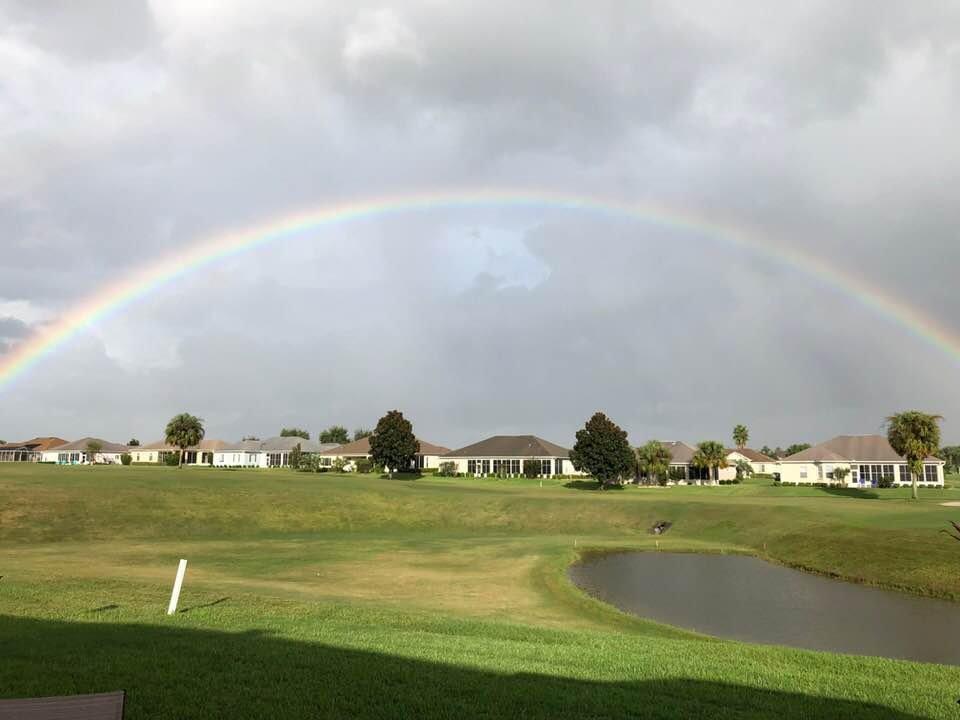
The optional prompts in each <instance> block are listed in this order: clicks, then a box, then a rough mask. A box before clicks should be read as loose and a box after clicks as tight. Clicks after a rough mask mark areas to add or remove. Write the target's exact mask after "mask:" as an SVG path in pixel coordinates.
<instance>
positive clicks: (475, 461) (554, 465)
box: [440, 435, 584, 477]
mask: <svg viewBox="0 0 960 720" xmlns="http://www.w3.org/2000/svg"><path fill="white" fill-rule="evenodd" d="M524 460H539V461H540V474H541V475H543V476H551V475H583V474H584V473H581V472H578V471H577V470H574V469H573V463H571V462H570V451H569V450H568V449H567V448H565V447H560V446H559V445H556V444H555V443H552V442H549V441H547V440H543V439H541V438H538V437H536V436H535V435H494V436H493V437H490V438H487V439H486V440H481V441H480V442H478V443H474V444H473V445H467V446H466V447H462V448H460V449H459V450H452V451H450V452H448V453H447V454H446V455H444V456H443V457H441V458H440V462H442V463H444V462H452V463H454V465H455V467H456V472H457V473H464V474H466V475H474V476H476V477H483V476H486V475H492V476H499V475H507V476H511V477H516V476H520V475H523V461H524Z"/></svg>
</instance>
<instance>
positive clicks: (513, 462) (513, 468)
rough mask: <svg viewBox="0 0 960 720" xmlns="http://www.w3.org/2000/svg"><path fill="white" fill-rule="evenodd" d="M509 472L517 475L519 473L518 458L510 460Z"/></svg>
mask: <svg viewBox="0 0 960 720" xmlns="http://www.w3.org/2000/svg"><path fill="white" fill-rule="evenodd" d="M510 474H511V475H519V474H520V460H519V459H514V460H511V461H510Z"/></svg>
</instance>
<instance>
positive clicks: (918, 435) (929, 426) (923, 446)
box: [887, 410, 943, 499]
mask: <svg viewBox="0 0 960 720" xmlns="http://www.w3.org/2000/svg"><path fill="white" fill-rule="evenodd" d="M942 419H943V418H942V417H940V416H939V415H931V414H929V413H925V412H920V411H919V410H907V411H906V412H902V413H897V414H896V415H891V416H890V417H888V418H887V440H888V441H889V443H890V447H892V448H893V449H894V450H895V451H896V452H897V454H898V455H903V457H905V458H906V459H907V466H908V467H909V468H910V475H911V477H912V480H913V483H912V486H913V491H912V495H913V498H914V499H916V497H917V479H918V478H920V477H921V476H922V475H923V461H924V460H926V459H927V458H928V457H930V456H931V455H933V454H934V453H935V452H937V450H938V449H939V448H940V421H941V420H942Z"/></svg>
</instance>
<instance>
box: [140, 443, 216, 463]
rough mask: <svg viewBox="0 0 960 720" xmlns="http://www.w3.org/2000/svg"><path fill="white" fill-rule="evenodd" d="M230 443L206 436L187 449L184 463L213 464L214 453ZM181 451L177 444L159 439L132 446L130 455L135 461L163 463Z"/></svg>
mask: <svg viewBox="0 0 960 720" xmlns="http://www.w3.org/2000/svg"><path fill="white" fill-rule="evenodd" d="M227 445H229V443H227V442H226V441H225V440H214V439H212V438H204V439H203V440H201V441H200V442H199V443H198V444H197V445H193V446H191V447H188V448H187V449H186V452H185V454H184V458H183V464H184V465H213V454H214V453H215V452H216V451H217V450H220V449H221V448H225V447H227ZM177 452H180V448H178V447H176V446H175V445H170V444H169V443H167V442H165V441H163V440H158V441H156V442H153V443H148V444H147V445H141V446H139V447H132V448H130V455H131V456H132V457H133V461H134V462H135V463H161V462H163V461H164V459H165V458H166V456H167V455H170V454H171V453H177Z"/></svg>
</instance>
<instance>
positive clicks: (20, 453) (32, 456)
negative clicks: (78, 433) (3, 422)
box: [0, 437, 67, 462]
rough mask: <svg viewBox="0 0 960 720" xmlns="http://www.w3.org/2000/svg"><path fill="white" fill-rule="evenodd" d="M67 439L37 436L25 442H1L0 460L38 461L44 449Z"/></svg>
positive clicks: (62, 443) (61, 443)
mask: <svg viewBox="0 0 960 720" xmlns="http://www.w3.org/2000/svg"><path fill="white" fill-rule="evenodd" d="M66 444H67V441H66V440H64V439H63V438H58V437H35V438H33V439H32V440H24V441H23V442H12V443H3V444H0V462H38V461H39V460H40V459H41V458H42V456H43V453H44V451H46V450H49V449H50V448H53V447H57V446H58V445H66Z"/></svg>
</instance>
